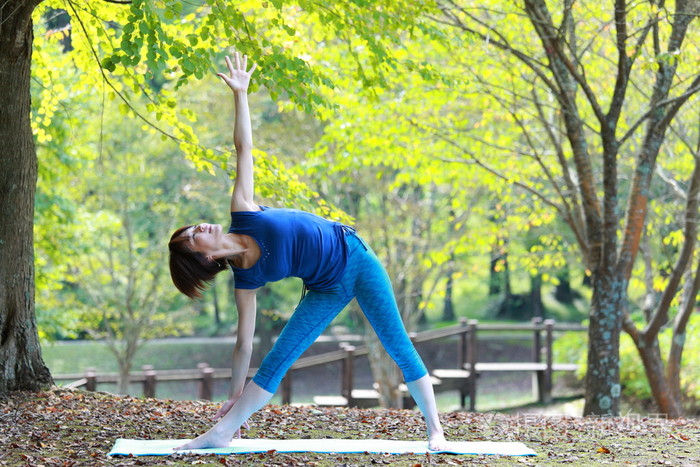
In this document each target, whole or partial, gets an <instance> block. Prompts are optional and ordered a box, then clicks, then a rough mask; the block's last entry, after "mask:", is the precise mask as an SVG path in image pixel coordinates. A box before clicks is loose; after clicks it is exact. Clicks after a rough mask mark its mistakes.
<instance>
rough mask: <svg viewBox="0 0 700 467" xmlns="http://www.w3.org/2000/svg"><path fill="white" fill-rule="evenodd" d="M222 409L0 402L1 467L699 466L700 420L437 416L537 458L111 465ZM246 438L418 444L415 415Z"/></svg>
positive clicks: (451, 426) (292, 409)
mask: <svg viewBox="0 0 700 467" xmlns="http://www.w3.org/2000/svg"><path fill="white" fill-rule="evenodd" d="M218 406H219V404H217V403H213V402H203V401H173V400H160V399H141V398H137V397H131V396H115V395H112V394H107V393H102V392H85V391H80V390H67V389H61V388H54V389H53V390H50V391H46V392H40V393H29V392H16V393H12V394H10V395H9V396H6V397H4V398H0V466H41V465H43V466H47V467H58V466H60V467H72V466H103V465H114V466H131V465H219V466H220V465H225V466H238V465H286V466H301V465H304V466H366V465H405V466H412V467H414V466H423V465H519V464H520V465H523V464H524V465H533V466H538V465H567V464H569V465H597V464H601V465H602V464H610V465H639V466H642V465H643V466H648V465H674V466H695V465H700V420H697V419H677V420H665V419H663V418H658V417H630V416H627V417H620V418H589V417H586V418H583V417H571V416H551V415H541V414H519V415H505V414H501V413H497V412H491V413H469V412H449V413H443V414H441V419H442V422H443V426H444V428H445V431H446V434H447V438H448V439H450V440H455V441H457V440H459V441H517V442H523V443H525V444H526V445H527V446H529V447H530V448H531V449H533V450H534V451H535V452H537V453H538V456H537V457H519V458H513V457H503V456H475V455H459V456H455V455H450V454H425V455H423V454H421V455H414V454H409V455H403V454H402V455H392V454H368V453H365V454H321V453H280V452H277V451H268V452H265V453H257V454H244V455H241V454H236V455H230V456H210V455H207V456H202V455H192V454H185V455H183V454H176V455H172V456H165V457H162V456H144V457H133V456H131V457H114V458H110V457H107V455H106V454H107V452H109V450H110V449H111V447H112V445H113V444H114V441H115V440H116V439H117V438H140V439H171V438H192V437H194V436H196V435H197V434H199V433H202V432H204V431H205V430H206V429H207V428H208V427H210V426H211V423H212V421H211V419H212V417H213V416H214V414H215V413H216V411H217V410H218ZM243 436H244V437H247V438H279V439H287V438H301V439H328V438H353V439H371V438H382V439H400V440H422V439H424V436H425V434H424V423H423V420H422V417H421V416H420V414H419V413H418V412H416V411H414V410H398V409H347V408H319V407H314V406H302V407H299V406H278V405H268V406H266V407H265V408H264V409H263V410H261V411H259V412H257V413H256V414H254V415H253V416H252V417H251V419H250V429H248V430H244V431H243Z"/></svg>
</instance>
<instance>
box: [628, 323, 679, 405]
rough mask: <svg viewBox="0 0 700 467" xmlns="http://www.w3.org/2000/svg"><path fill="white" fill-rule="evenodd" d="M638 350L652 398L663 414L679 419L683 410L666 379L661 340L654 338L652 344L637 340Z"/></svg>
mask: <svg viewBox="0 0 700 467" xmlns="http://www.w3.org/2000/svg"><path fill="white" fill-rule="evenodd" d="M635 344H636V345H637V350H638V351H639V355H640V357H642V362H643V364H644V372H645V373H646V375H647V380H648V381H649V387H650V389H651V393H652V396H653V398H654V401H655V402H656V405H658V409H659V411H660V412H661V413H664V414H666V415H667V416H668V417H670V418H678V417H680V416H681V415H682V412H683V409H682V407H681V404H680V398H679V399H678V400H676V399H675V398H674V397H673V393H672V391H671V389H670V386H669V384H668V379H666V370H665V368H664V361H663V358H662V357H661V349H660V348H659V340H658V339H657V338H656V336H654V338H653V339H652V340H651V342H649V341H646V340H644V339H639V340H635Z"/></svg>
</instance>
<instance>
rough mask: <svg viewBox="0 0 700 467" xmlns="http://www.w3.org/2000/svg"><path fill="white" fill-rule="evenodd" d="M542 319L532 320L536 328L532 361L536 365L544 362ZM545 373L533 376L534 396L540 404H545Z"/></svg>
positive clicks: (538, 372) (540, 372) (535, 373)
mask: <svg viewBox="0 0 700 467" xmlns="http://www.w3.org/2000/svg"><path fill="white" fill-rule="evenodd" d="M541 325H542V318H540V317H538V316H536V317H534V318H532V327H533V328H535V329H534V331H533V334H532V361H533V362H535V363H541V362H542V330H541V329H540V326H541ZM544 373H545V372H544V371H535V372H534V373H533V374H532V395H533V396H535V397H537V400H538V401H539V402H543V397H542V396H543V394H544V392H543V390H544V379H545V375H544Z"/></svg>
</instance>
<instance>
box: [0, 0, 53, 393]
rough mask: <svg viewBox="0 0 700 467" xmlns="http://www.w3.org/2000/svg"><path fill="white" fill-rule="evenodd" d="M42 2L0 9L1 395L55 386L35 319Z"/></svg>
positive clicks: (15, 1) (14, 1) (13, 1)
mask: <svg viewBox="0 0 700 467" xmlns="http://www.w3.org/2000/svg"><path fill="white" fill-rule="evenodd" d="M38 3H39V1H29V2H26V1H21V0H9V1H6V2H3V3H2V5H1V6H0V141H1V142H2V143H1V144H0V166H1V167H2V170H0V219H2V221H0V394H3V393H6V392H9V391H14V390H39V389H42V388H45V387H47V386H49V385H50V384H52V379H51V374H50V373H49V370H48V368H46V365H45V364H44V362H43V360H42V358H41V349H40V347H39V337H38V334H37V329H36V318H35V315H34V246H33V243H34V238H33V227H34V192H35V190H36V181H37V157H36V150H35V148H34V137H33V135H32V128H31V121H30V110H31V99H30V94H29V83H30V67H31V56H32V39H33V35H32V21H31V14H32V11H33V10H34V8H35V7H36V5H37V4H38Z"/></svg>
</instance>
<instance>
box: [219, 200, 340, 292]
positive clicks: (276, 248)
mask: <svg viewBox="0 0 700 467" xmlns="http://www.w3.org/2000/svg"><path fill="white" fill-rule="evenodd" d="M260 208H261V209H262V211H242V212H232V213H231V227H230V228H229V233H236V234H245V235H250V236H251V237H253V239H255V241H256V242H257V243H258V245H259V246H260V259H258V261H257V262H256V263H255V264H254V265H253V266H252V267H251V268H248V269H242V268H235V267H234V268H233V275H234V278H235V282H236V288H239V289H256V288H258V287H262V286H263V285H265V284H266V283H268V282H274V281H278V280H280V279H284V278H285V277H299V278H301V279H302V280H303V281H304V283H305V284H306V286H307V287H308V288H309V289H310V290H317V291H321V292H323V291H326V290H329V289H330V288H331V287H332V286H333V285H334V284H335V283H336V282H337V281H338V280H339V279H340V277H341V276H342V275H343V272H344V271H345V265H346V263H347V245H346V243H345V233H344V231H343V225H342V224H340V223H338V222H331V221H328V220H326V219H323V218H322V217H319V216H316V215H314V214H311V213H308V212H304V211H299V210H296V209H273V208H268V207H264V206H261V207H260Z"/></svg>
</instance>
